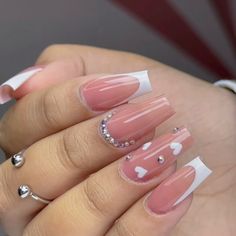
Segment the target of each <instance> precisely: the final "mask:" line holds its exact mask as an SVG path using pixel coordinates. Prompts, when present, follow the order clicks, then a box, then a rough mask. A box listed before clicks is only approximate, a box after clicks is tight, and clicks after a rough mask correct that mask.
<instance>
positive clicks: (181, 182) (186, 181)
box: [146, 157, 212, 214]
mask: <svg viewBox="0 0 236 236" xmlns="http://www.w3.org/2000/svg"><path fill="white" fill-rule="evenodd" d="M211 173H212V171H211V170H210V169H208V167H207V166H206V165H205V164H204V163H203V162H202V161H201V159H200V158H199V157H197V158H195V159H194V160H192V161H191V162H189V163H188V164H187V165H185V166H184V167H182V168H181V169H179V170H178V171H177V172H176V173H175V174H173V175H172V176H170V177H169V178H167V179H166V180H165V181H163V182H162V183H161V184H160V185H159V186H158V187H157V188H156V189H155V190H154V191H153V192H152V193H151V195H150V196H148V198H147V199H146V206H147V208H148V209H149V210H151V211H152V212H154V213H157V214H163V213H166V212H168V211H170V210H171V209H172V208H173V207H175V206H177V205H178V204H179V203H181V202H182V201H183V200H184V199H186V198H187V197H188V196H189V195H190V194H191V193H192V192H193V191H194V190H195V189H196V188H197V187H198V186H199V185H200V184H201V183H202V182H203V181H204V180H205V179H206V178H207V177H208V176H209V175H210V174H211Z"/></svg>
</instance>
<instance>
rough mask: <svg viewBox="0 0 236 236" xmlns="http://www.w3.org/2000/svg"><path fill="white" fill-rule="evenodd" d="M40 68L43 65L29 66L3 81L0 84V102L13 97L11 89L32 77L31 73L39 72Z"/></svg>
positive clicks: (16, 87) (13, 89) (2, 102)
mask: <svg viewBox="0 0 236 236" xmlns="http://www.w3.org/2000/svg"><path fill="white" fill-rule="evenodd" d="M42 69H43V66H34V67H30V68H28V69H26V70H23V71H22V72H20V73H19V74H17V75H15V76H13V77H12V78H10V79H9V80H7V81H6V82H5V83H3V84H2V85H1V86H0V104H4V103H6V102H8V101H10V100H11V99H12V98H13V96H12V93H13V91H15V90H17V89H18V88H19V87H20V86H21V85H22V84H23V83H25V82H26V81H27V80H29V79H30V78H32V76H33V75H35V74H36V73H38V72H40V71H41V70H42Z"/></svg>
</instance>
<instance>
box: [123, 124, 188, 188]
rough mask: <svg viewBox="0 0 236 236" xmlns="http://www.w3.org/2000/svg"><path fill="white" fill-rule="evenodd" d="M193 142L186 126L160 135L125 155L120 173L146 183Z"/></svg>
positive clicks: (135, 180)
mask: <svg viewBox="0 0 236 236" xmlns="http://www.w3.org/2000/svg"><path fill="white" fill-rule="evenodd" d="M191 144H192V137H191V134H190V132H189V131H188V130H187V129H186V128H179V129H177V131H176V130H174V131H173V132H172V133H169V134H165V135H163V136H160V137H158V138H156V139H154V140H152V141H150V142H148V143H145V144H144V145H143V146H142V147H140V148H139V149H137V150H135V151H133V152H131V153H130V154H128V156H126V157H124V159H122V160H121V163H120V167H119V168H120V173H121V175H122V176H123V177H124V178H125V179H128V180H131V181H134V182H137V183H145V182H147V181H149V180H151V179H153V178H154V177H156V176H158V175H159V174H160V173H161V172H162V171H164V170H165V169H166V168H168V167H169V166H171V165H172V164H173V163H174V162H176V160H177V157H178V156H179V155H181V154H182V153H183V152H184V151H185V150H186V149H188V148H189V147H190V146H191Z"/></svg>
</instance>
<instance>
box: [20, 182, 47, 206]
mask: <svg viewBox="0 0 236 236" xmlns="http://www.w3.org/2000/svg"><path fill="white" fill-rule="evenodd" d="M18 195H19V196H20V198H22V199H24V198H28V197H31V198H32V199H34V200H36V201H38V202H41V203H44V204H49V203H50V202H51V200H47V199H44V198H42V197H40V196H38V195H37V194H35V193H34V192H33V191H31V189H30V187H29V186H28V185H21V186H20V187H19V188H18Z"/></svg>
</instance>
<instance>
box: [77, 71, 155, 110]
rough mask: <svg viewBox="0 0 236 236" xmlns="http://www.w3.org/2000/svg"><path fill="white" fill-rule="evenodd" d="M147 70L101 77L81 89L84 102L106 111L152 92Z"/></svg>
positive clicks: (91, 106)
mask: <svg viewBox="0 0 236 236" xmlns="http://www.w3.org/2000/svg"><path fill="white" fill-rule="evenodd" d="M151 90H152V89H151V84H150V81H149V77H148V73H147V71H140V72H135V73H128V74H119V75H111V76H105V77H101V78H98V79H95V80H92V81H89V82H87V83H86V84H85V85H83V86H82V87H81V89H80V94H81V97H82V99H83V100H84V103H85V104H86V105H87V106H88V107H89V108H90V109H91V110H93V111H106V110H108V109H111V108H113V107H115V106H117V105H120V104H123V103H126V102H127V101H129V100H130V99H132V98H135V97H138V96H141V95H143V94H145V93H148V92H150V91H151Z"/></svg>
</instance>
